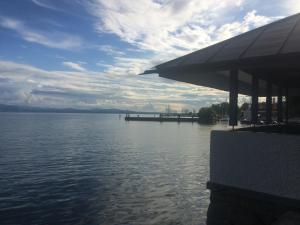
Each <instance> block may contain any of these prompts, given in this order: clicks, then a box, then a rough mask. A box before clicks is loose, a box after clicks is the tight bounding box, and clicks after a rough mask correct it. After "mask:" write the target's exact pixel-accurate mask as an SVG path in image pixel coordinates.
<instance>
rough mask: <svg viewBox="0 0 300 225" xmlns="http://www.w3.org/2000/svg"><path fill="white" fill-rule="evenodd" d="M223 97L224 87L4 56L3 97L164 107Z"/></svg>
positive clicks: (38, 102)
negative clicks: (49, 67)
mask: <svg viewBox="0 0 300 225" xmlns="http://www.w3.org/2000/svg"><path fill="white" fill-rule="evenodd" d="M220 100H225V99H224V92H220V91H216V90H213V89H208V88H201V87H197V86H194V85H188V84H183V83H178V82H173V81H169V80H166V79H162V78H159V77H157V76H151V75H150V76H119V75H114V76H111V75H109V74H107V73H98V72H93V71H78V72H77V71H76V72H75V71H74V72H70V71H68V72H67V71H46V70H42V69H39V68H36V67H33V66H30V65H26V64H19V63H14V62H11V61H0V103H6V104H20V105H21V104H22V105H24V104H28V105H32V106H49V107H76V108H95V107H97V108H121V109H131V110H141V111H147V110H150V109H151V108H152V109H155V110H157V111H164V109H165V107H166V106H167V105H171V106H172V108H174V109H178V110H181V108H189V109H192V108H196V109H198V108H199V107H201V106H204V105H209V104H211V103H215V102H218V101H220Z"/></svg>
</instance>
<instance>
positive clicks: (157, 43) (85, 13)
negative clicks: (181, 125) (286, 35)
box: [0, 0, 300, 111]
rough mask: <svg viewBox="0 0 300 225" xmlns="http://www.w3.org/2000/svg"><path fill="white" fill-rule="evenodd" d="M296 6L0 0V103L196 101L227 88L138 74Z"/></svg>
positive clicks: (295, 1) (251, 1) (265, 1)
mask: <svg viewBox="0 0 300 225" xmlns="http://www.w3.org/2000/svg"><path fill="white" fill-rule="evenodd" d="M297 12H300V1H299V0H138V1H133V0H1V1H0V104H11V105H27V106H38V107H55V108H69V107H73V108H119V109H128V110H137V111H163V110H164V109H165V108H166V107H167V106H168V105H170V107H171V108H172V109H173V110H177V111H180V110H182V109H190V110H192V109H195V110H198V109H199V108H200V107H203V106H207V105H210V104H212V103H217V102H221V101H226V100H227V98H228V94H227V93H225V92H222V91H218V90H214V89H209V88H205V87H200V86H195V85H191V84H186V83H181V82H176V81H172V80H167V79H164V78H160V77H158V75H157V74H151V75H144V76H140V75H138V74H140V73H142V72H143V71H144V70H146V69H149V68H151V67H153V66H155V65H158V64H160V63H162V62H165V61H168V60H171V59H174V58H176V57H178V56H182V55H185V54H187V53H190V52H193V51H195V50H198V49H201V48H203V47H206V46H209V45H211V44H214V43H217V42H219V41H222V40H225V39H228V38H230V37H232V36H235V35H238V34H240V33H243V32H246V31H248V30H251V29H253V28H256V27H259V26H262V25H264V24H266V23H269V22H272V21H274V20H277V19H280V18H282V17H285V16H288V15H292V14H295V13H297Z"/></svg>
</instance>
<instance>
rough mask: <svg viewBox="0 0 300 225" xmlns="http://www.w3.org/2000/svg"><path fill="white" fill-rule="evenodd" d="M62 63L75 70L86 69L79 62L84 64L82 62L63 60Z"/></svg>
mask: <svg viewBox="0 0 300 225" xmlns="http://www.w3.org/2000/svg"><path fill="white" fill-rule="evenodd" d="M62 64H63V65H64V66H66V67H68V68H70V69H73V70H77V71H81V72H83V71H86V69H85V68H84V67H83V66H82V65H81V64H84V63H82V62H79V63H74V62H70V61H64V62H63V63H62Z"/></svg>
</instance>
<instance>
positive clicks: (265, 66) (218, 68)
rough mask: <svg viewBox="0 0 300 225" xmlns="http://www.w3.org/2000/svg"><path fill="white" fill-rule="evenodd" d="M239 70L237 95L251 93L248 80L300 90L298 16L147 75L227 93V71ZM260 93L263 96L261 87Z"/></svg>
mask: <svg viewBox="0 0 300 225" xmlns="http://www.w3.org/2000/svg"><path fill="white" fill-rule="evenodd" d="M231 69H239V71H241V72H240V75H239V92H240V93H241V94H250V92H251V77H252V76H257V77H258V78H260V79H261V80H262V81H270V82H272V84H273V85H275V86H281V87H290V88H298V87H300V14H296V15H293V16H290V17H287V18H285V19H282V20H278V21H276V22H273V23H271V24H268V25H265V26H263V27H260V28H257V29H254V30H252V31H249V32H246V33H244V34H241V35H238V36H236V37H233V38H231V39H228V40H225V41H223V42H220V43H217V44H215V45H212V46H209V47H207V48H204V49H201V50H198V51H196V52H193V53H190V54H188V55H185V56H182V57H179V58H177V59H174V60H171V61H169V62H166V63H163V64H160V65H158V66H156V67H155V68H154V69H153V70H149V71H145V74H146V73H158V74H159V75H160V76H161V77H165V78H169V79H173V80H178V81H183V82H188V83H192V84H196V85H201V86H207V87H212V88H216V89H220V90H225V91H228V90H229V81H228V80H229V79H228V76H229V70H231ZM260 86H261V88H260V91H259V94H260V95H261V96H263V95H264V94H265V88H264V85H263V84H261V85H260Z"/></svg>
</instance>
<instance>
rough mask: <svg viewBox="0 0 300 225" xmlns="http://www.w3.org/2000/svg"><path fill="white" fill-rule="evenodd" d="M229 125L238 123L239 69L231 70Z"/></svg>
mask: <svg viewBox="0 0 300 225" xmlns="http://www.w3.org/2000/svg"><path fill="white" fill-rule="evenodd" d="M229 91H230V92H229V125H230V126H233V127H234V126H236V125H237V116H238V115H237V114H238V70H237V69H232V70H230V83H229Z"/></svg>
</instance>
